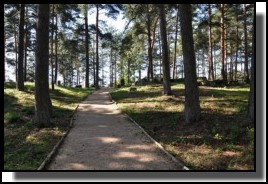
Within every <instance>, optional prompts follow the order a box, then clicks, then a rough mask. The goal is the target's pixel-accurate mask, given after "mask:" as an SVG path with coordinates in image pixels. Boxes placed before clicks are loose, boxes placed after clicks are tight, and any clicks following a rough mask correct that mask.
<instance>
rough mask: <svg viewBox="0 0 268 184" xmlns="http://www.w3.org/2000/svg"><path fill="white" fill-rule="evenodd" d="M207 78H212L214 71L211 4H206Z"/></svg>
mask: <svg viewBox="0 0 268 184" xmlns="http://www.w3.org/2000/svg"><path fill="white" fill-rule="evenodd" d="M208 26H209V31H208V39H209V42H208V43H209V46H208V66H209V67H208V80H214V71H213V54H212V38H211V6H210V4H208Z"/></svg>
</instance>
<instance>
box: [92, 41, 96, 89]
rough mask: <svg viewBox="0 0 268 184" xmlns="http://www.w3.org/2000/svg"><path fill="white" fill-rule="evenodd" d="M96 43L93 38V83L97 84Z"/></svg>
mask: <svg viewBox="0 0 268 184" xmlns="http://www.w3.org/2000/svg"><path fill="white" fill-rule="evenodd" d="M94 46H95V43H94V38H92V68H93V84H94V86H96V62H95V58H96V56H95V47H94Z"/></svg>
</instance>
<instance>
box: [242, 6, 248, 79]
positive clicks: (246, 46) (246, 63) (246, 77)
mask: <svg viewBox="0 0 268 184" xmlns="http://www.w3.org/2000/svg"><path fill="white" fill-rule="evenodd" d="M243 17H244V34H245V82H246V83H249V73H248V33H247V12H246V4H244V5H243Z"/></svg>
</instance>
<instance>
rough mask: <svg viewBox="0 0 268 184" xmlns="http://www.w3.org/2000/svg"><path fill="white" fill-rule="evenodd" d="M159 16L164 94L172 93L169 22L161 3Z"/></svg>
mask: <svg viewBox="0 0 268 184" xmlns="http://www.w3.org/2000/svg"><path fill="white" fill-rule="evenodd" d="M158 8H159V16H160V32H161V39H162V52H163V61H162V63H163V88H164V91H163V95H172V91H171V87H170V67H169V59H168V44H167V30H166V29H167V23H166V15H165V5H163V4H161V5H159V7H158Z"/></svg>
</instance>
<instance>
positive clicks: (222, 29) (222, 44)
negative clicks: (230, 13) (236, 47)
mask: <svg viewBox="0 0 268 184" xmlns="http://www.w3.org/2000/svg"><path fill="white" fill-rule="evenodd" d="M221 63H222V68H221V77H222V79H223V81H224V82H226V78H225V28H224V4H221Z"/></svg>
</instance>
